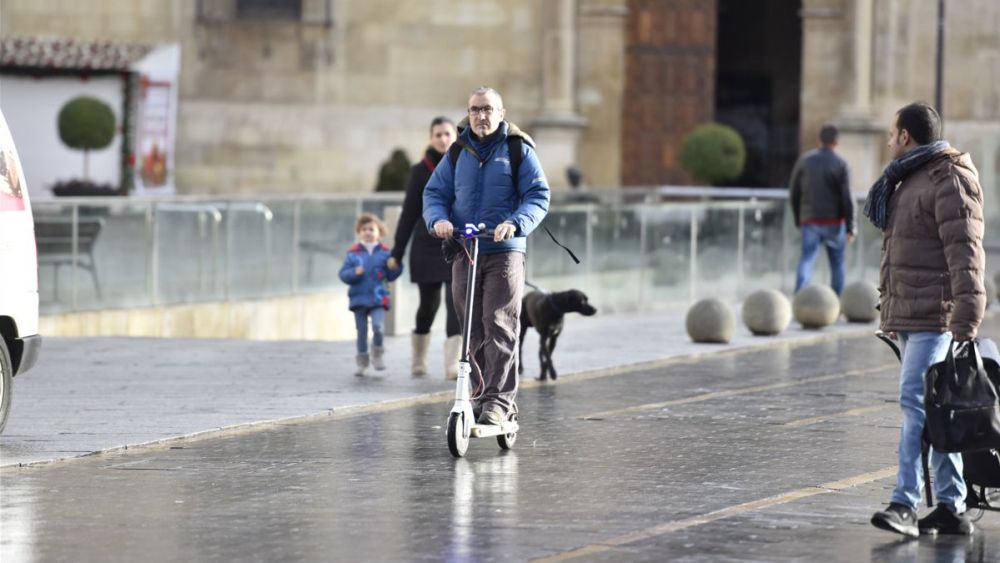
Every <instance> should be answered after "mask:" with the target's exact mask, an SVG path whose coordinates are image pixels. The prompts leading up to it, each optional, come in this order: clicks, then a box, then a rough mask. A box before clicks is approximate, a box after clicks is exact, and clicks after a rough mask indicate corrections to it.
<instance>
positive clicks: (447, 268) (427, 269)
mask: <svg viewBox="0 0 1000 563" xmlns="http://www.w3.org/2000/svg"><path fill="white" fill-rule="evenodd" d="M443 157H444V155H443V154H441V153H439V152H437V151H436V150H434V149H433V148H428V149H427V153H426V154H425V155H424V158H423V160H421V161H420V162H418V163H416V164H414V165H413V166H412V167H411V168H410V177H409V178H408V179H407V181H406V196H405V197H404V199H403V213H402V214H401V215H400V216H399V224H398V225H396V240H395V243H394V246H393V248H392V256H393V258H395V259H396V260H400V261H401V260H402V259H403V253H404V252H405V250H406V243H407V242H409V241H410V236H411V235H412V237H413V244H412V246H411V248H410V280H412V281H413V283H431V282H443V281H451V265H450V264H448V263H447V262H445V261H444V256H443V254H442V253H441V239H439V238H437V237H435V236H433V235H431V234H430V233H428V232H427V226H426V225H424V219H423V212H424V186H426V185H427V180H430V178H431V173H433V172H434V168H435V167H436V166H437V164H438V163H439V162H441V159H442V158H443Z"/></svg>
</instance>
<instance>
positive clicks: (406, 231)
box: [390, 117, 462, 379]
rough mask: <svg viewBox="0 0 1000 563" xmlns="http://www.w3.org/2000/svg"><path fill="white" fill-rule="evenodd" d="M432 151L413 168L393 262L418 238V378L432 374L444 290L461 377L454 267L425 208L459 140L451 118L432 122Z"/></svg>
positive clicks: (451, 370)
mask: <svg viewBox="0 0 1000 563" xmlns="http://www.w3.org/2000/svg"><path fill="white" fill-rule="evenodd" d="M430 136H431V138H430V146H429V147H427V151H426V153H425V154H424V158H423V160H421V161H420V162H418V163H416V164H415V165H413V167H412V168H411V169H410V177H409V179H408V180H407V183H406V196H405V198H404V199H403V212H402V214H401V215H400V216H399V224H397V225H396V240H395V245H394V246H393V249H392V258H390V260H392V262H390V267H392V266H393V265H394V264H399V263H400V262H401V261H402V259H403V254H404V252H405V251H406V244H407V243H408V242H409V241H410V237H411V235H412V237H413V245H412V248H411V250H410V280H411V281H412V282H413V283H415V284H417V286H418V287H419V289H420V305H419V306H418V307H417V319H416V328H415V329H414V330H413V335H412V344H413V365H412V371H413V375H425V374H426V373H427V348H428V347H429V345H430V340H431V335H430V332H431V325H432V324H433V323H434V317H435V316H437V311H438V308H439V307H440V306H441V290H442V289H444V295H445V309H446V313H447V322H446V326H445V331H446V334H447V336H448V338H447V339H446V340H445V342H444V362H445V376H446V377H447V378H448V379H455V378H456V377H458V360H459V355H460V354H461V347H462V336H461V332H462V327H461V325H460V324H459V322H458V316H457V315H456V314H455V304H454V303H453V300H452V296H451V264H448V263H446V262H445V261H444V257H443V256H442V254H441V239H439V238H436V237H434V236H433V235H431V234H430V233H428V232H427V227H426V226H425V225H424V222H423V220H422V215H423V206H424V203H423V202H424V186H425V185H427V180H429V179H430V177H431V173H432V172H434V168H436V167H437V165H438V163H439V162H441V159H442V158H444V155H445V154H446V153H447V152H448V147H450V146H451V144H452V143H453V142H454V141H455V137H456V131H455V124H454V123H452V121H451V120H450V119H448V118H447V117H436V118H434V121H432V122H431V129H430Z"/></svg>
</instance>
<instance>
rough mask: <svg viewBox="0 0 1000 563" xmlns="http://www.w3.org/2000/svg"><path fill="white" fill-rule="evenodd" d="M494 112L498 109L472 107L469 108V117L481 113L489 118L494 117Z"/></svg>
mask: <svg viewBox="0 0 1000 563" xmlns="http://www.w3.org/2000/svg"><path fill="white" fill-rule="evenodd" d="M494 111H497V109H496V108H494V107H493V106H483V107H476V106H472V107H470V108H469V115H477V114H480V113H481V114H483V115H485V116H486V117H489V116H491V115H493V112H494Z"/></svg>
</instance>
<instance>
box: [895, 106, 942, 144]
mask: <svg viewBox="0 0 1000 563" xmlns="http://www.w3.org/2000/svg"><path fill="white" fill-rule="evenodd" d="M903 129H906V130H907V131H908V132H909V133H910V137H912V138H913V140H914V141H915V142H916V143H917V144H918V145H927V144H930V143H933V142H934V141H940V140H941V116H940V115H938V112H937V110H935V109H934V108H932V107H931V106H930V104H926V103H924V102H914V103H912V104H910V105H908V106H905V107H904V108H903V109H901V110H899V111H897V112H896V130H897V131H902V130H903Z"/></svg>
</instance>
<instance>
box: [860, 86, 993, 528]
mask: <svg viewBox="0 0 1000 563" xmlns="http://www.w3.org/2000/svg"><path fill="white" fill-rule="evenodd" d="M889 152H890V154H891V156H892V157H893V161H892V162H891V163H889V166H888V167H886V169H885V172H884V173H883V175H882V177H881V178H880V179H879V180H878V181H877V182H876V183H875V185H874V186H872V188H871V191H870V192H869V193H868V200H867V201H866V202H865V215H866V216H868V218H869V219H871V221H872V223H873V224H874V225H875V226H876V227H878V228H880V229H882V231H883V238H882V262H881V272H880V277H881V280H880V283H879V293H880V299H879V301H880V309H881V312H882V323H881V328H882V330H883V331H886V332H888V333H890V334H891V335H893V336H894V337H895V338H897V339H898V340H899V341H900V342H901V344H902V348H903V357H902V364H903V365H902V371H901V373H900V385H899V390H900V391H899V403H900V407H901V408H902V411H903V428H902V431H901V433H900V439H899V471H898V473H897V476H896V488H895V489H894V490H893V492H892V498H891V501H890V504H889V506H888V508H886V509H885V510H883V511H880V512H876V513H875V515H874V516H872V520H871V521H872V524H874V525H875V526H877V527H879V528H882V529H885V530H890V531H893V532H897V533H900V534H904V535H908V536H917V535H919V534H920V533H925V534H936V533H941V534H959V535H968V534H971V533H972V523H971V522H969V520H968V518H966V517H965V515H964V512H965V494H966V488H965V481H964V479H963V478H962V456H961V455H960V454H944V453H940V452H937V451H933V450H932V451H931V456H930V461H931V465H932V466H933V467H934V477H935V479H934V493H935V495H936V496H937V498H938V506H937V508H936V509H934V511H933V512H931V513H930V514H929V515H927V516H926V517H924V518H921V519H920V520H919V521H918V520H917V516H916V510H917V505H918V504H919V502H920V492H921V491H920V485H921V483H922V475H923V471H922V468H921V464H920V447H921V433H922V431H923V428H924V418H925V417H924V406H923V402H924V401H923V399H924V382H923V375H924V372H925V371H926V370H927V368H928V367H929V366H931V365H932V364H935V363H937V362H940V361H942V360H944V358H945V356H946V355H947V353H948V349H949V347H950V346H951V345H952V340H953V339H954V340H958V341H964V340H971V339H973V338H975V337H976V331H977V330H978V328H979V325H980V323H981V322H982V320H983V315H984V314H985V311H986V290H985V287H984V280H983V272H984V270H985V266H986V260H985V255H984V252H983V192H982V189H981V188H980V186H979V175H978V173H977V172H976V168H975V167H974V166H973V164H972V160H971V159H970V158H969V155H968V154H962V153H959V152H958V151H956V150H955V149H953V148H951V146H950V145H949V144H948V143H947V141H943V140H941V118H940V117H939V116H938V113H937V112H936V111H935V110H934V108H932V107H931V106H929V105H927V104H924V103H914V104H910V105H908V106H906V107H904V108H902V109H901V110H899V111H898V112H897V113H896V116H895V119H894V120H893V123H892V126H891V127H890V130H889Z"/></svg>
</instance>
